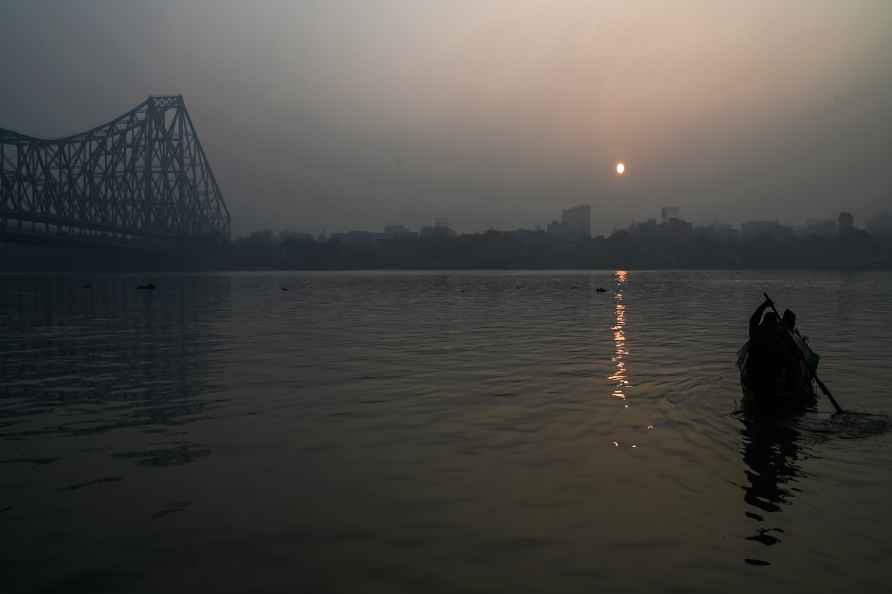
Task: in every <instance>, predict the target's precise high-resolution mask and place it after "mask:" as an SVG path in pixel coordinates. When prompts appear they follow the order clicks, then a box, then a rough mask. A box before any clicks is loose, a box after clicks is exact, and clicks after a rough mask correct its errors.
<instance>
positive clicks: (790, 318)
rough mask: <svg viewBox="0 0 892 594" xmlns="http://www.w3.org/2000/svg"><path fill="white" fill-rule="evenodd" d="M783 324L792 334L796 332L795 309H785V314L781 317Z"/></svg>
mask: <svg viewBox="0 0 892 594" xmlns="http://www.w3.org/2000/svg"><path fill="white" fill-rule="evenodd" d="M781 325H782V326H783V327H784V328H786V329H787V330H788V331H789V332H790V333H791V334H796V314H795V313H793V310H791V309H785V310H784V316H783V318H781Z"/></svg>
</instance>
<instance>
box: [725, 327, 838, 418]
mask: <svg viewBox="0 0 892 594" xmlns="http://www.w3.org/2000/svg"><path fill="white" fill-rule="evenodd" d="M778 343H779V345H780V348H775V349H772V351H771V353H770V354H768V355H765V354H762V356H758V355H760V354H759V353H754V349H755V348H757V347H754V346H753V343H752V341H749V340H748V341H747V342H746V343H744V345H743V346H742V347H741V348H740V350H739V351H738V352H737V368H738V370H739V371H740V386H741V388H742V389H743V405H744V408H745V409H747V410H749V411H750V412H756V413H759V412H764V413H781V414H794V413H797V412H804V411H805V410H807V409H809V408H813V407H814V406H815V404H816V402H817V391H816V390H815V382H814V380H813V377H814V372H815V370H816V369H817V366H818V360H819V359H820V357H819V356H818V354H817V353H815V352H814V351H812V350H811V348H810V347H809V346H808V340H807V338H805V337H803V336H801V335H800V334H799V333H798V332H796V331H795V330H794V331H793V332H790V331H788V330H785V329H782V328H779V329H778ZM754 355H756V356H754ZM809 367H810V368H811V369H809Z"/></svg>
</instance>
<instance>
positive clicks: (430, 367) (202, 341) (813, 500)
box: [0, 271, 892, 593]
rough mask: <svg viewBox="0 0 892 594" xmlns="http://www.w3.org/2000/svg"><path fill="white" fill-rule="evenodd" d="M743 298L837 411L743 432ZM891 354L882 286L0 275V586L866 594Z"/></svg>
mask: <svg viewBox="0 0 892 594" xmlns="http://www.w3.org/2000/svg"><path fill="white" fill-rule="evenodd" d="M146 282H152V283H154V284H155V285H156V289H155V290H153V291H146V290H137V289H136V287H137V286H138V285H140V284H143V283H146ZM598 288H603V289H606V291H604V292H599V291H598V290H597V289H598ZM763 291H768V292H769V293H770V294H771V296H772V297H773V298H774V300H775V301H776V302H777V304H778V306H779V307H780V308H783V307H790V308H792V309H794V310H795V311H796V312H797V314H798V316H799V324H800V328H801V330H802V331H803V333H804V334H807V335H809V337H810V341H811V344H812V346H813V348H814V349H815V350H816V351H818V352H819V353H820V355H821V357H822V359H821V365H820V372H821V375H822V377H823V379H824V381H825V382H826V384H827V386H828V387H829V388H830V389H831V390H832V391H833V392H834V395H835V396H836V397H837V399H838V400H839V401H840V403H841V404H842V405H843V407H845V408H846V409H849V410H852V411H857V412H858V413H859V414H846V415H838V416H833V415H832V414H831V413H832V412H833V411H832V408H831V406H830V405H829V403H828V402H827V400H826V399H823V398H822V399H821V400H820V401H819V403H818V407H817V410H815V411H811V412H808V413H806V414H804V415H801V416H799V417H794V418H791V419H785V420H777V421H764V420H762V421H758V420H755V419H753V418H750V417H747V416H744V415H743V414H742V413H740V412H739V411H738V408H739V400H740V396H741V392H740V386H739V382H738V378H737V374H736V369H735V367H734V362H735V358H736V351H737V349H738V348H739V347H740V346H741V344H742V343H743V342H744V340H745V339H746V330H747V320H748V317H749V315H750V313H751V312H752V310H753V309H754V308H755V307H756V306H757V305H758V304H759V302H760V300H761V296H762V292H763ZM890 355H892V275H890V274H889V273H850V272H846V273H833V272H793V273H790V272H622V271H603V272H566V273H561V272H517V273H485V272H479V273H477V272H470V273H465V272H460V273H459V272H456V273H384V272H378V273H236V274H209V275H157V276H153V277H146V276H97V277H93V278H82V277H72V276H37V275H35V276H0V527H2V530H0V553H2V557H0V591H3V592H66V593H70V592H189V593H192V592H197V591H198V592H202V591H213V592H233V593H235V592H239V593H240V592H283V591H293V592H388V593H392V592H413V593H414V592H506V593H507V592H510V593H525V592H543V593H545V592H549V593H551V592H752V591H759V592H791V591H815V592H817V591H821V592H824V591H843V590H846V591H856V590H857V589H861V590H863V591H874V592H875V591H888V589H889V587H890V586H889V583H890V580H892V565H890V564H889V563H888V560H889V559H890V558H892V511H890V505H889V493H890V492H892V471H890V469H892V449H890V446H892V437H890V435H892V434H890V432H889V431H888V428H889V424H890V423H889V417H888V416H887V415H890V414H892V365H890V364H889V359H890Z"/></svg>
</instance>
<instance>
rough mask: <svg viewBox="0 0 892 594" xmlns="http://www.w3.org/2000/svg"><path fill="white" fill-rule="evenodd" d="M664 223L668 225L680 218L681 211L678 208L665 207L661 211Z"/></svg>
mask: <svg viewBox="0 0 892 594" xmlns="http://www.w3.org/2000/svg"><path fill="white" fill-rule="evenodd" d="M660 214H661V216H662V219H663V221H662V222H664V223H668V222H669V221H671V220H672V219H677V218H680V215H681V209H680V208H679V207H677V206H664V207H663V209H662V210H661V211H660Z"/></svg>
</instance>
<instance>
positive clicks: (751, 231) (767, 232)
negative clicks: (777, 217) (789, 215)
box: [740, 221, 793, 240]
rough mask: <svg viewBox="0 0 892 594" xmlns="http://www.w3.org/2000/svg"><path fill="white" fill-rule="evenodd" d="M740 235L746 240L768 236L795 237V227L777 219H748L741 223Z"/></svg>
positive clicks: (770, 237) (776, 237)
mask: <svg viewBox="0 0 892 594" xmlns="http://www.w3.org/2000/svg"><path fill="white" fill-rule="evenodd" d="M740 237H741V238H742V239H745V240H751V239H758V238H760V237H767V238H769V239H775V240H784V239H790V238H791V237H793V229H792V228H791V227H787V226H786V225H781V224H780V223H778V222H777V221H747V222H746V223H741V224H740Z"/></svg>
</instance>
